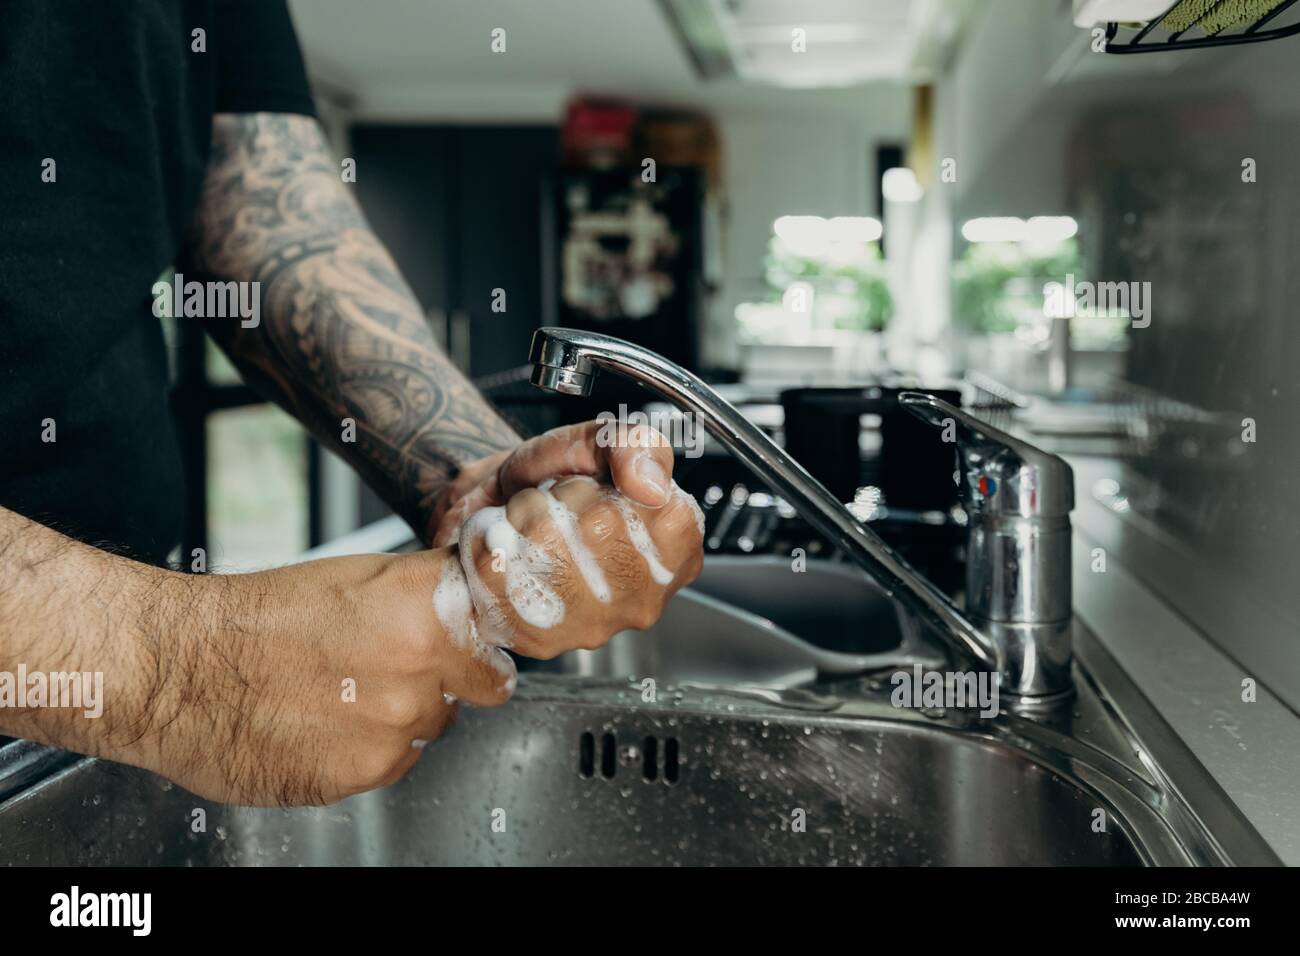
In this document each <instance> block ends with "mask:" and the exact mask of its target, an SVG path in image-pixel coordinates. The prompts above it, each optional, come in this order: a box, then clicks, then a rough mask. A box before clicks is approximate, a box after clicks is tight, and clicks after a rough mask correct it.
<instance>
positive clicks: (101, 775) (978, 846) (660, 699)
mask: <svg viewBox="0 0 1300 956" xmlns="http://www.w3.org/2000/svg"><path fill="white" fill-rule="evenodd" d="M744 570H745V569H727V568H724V569H723V571H721V572H719V571H715V572H714V573H713V574H712V575H708V574H706V575H705V579H704V581H703V585H702V588H703V589H704V590H707V591H709V592H710V593H713V594H722V595H725V596H727V597H730V598H733V599H735V600H741V601H745V602H746V603H747V604H749V605H750V606H752V607H755V608H758V609H759V610H763V609H765V607H766V609H768V610H770V611H771V612H772V614H773V617H780V618H781V623H782V624H783V625H785V626H784V627H778V625H777V624H776V623H775V622H774V621H773V620H770V619H768V618H763V617H760V616H759V615H757V614H754V613H749V614H748V615H746V614H745V613H743V612H740V611H737V610H734V609H732V608H731V607H730V606H729V605H726V604H723V603H721V602H719V601H717V599H716V598H714V597H709V596H708V595H707V594H700V595H699V596H698V600H696V601H695V603H694V604H692V603H691V601H690V600H688V601H687V602H685V603H687V604H690V605H691V606H692V607H695V606H696V605H699V606H700V607H704V608H705V609H706V611H705V612H700V611H698V609H697V610H694V611H690V612H689V613H690V614H695V615H697V617H696V618H694V620H695V621H696V625H698V624H699V622H700V621H705V620H707V622H708V626H707V627H702V628H697V630H696V631H694V632H691V633H687V634H685V635H682V634H676V635H674V634H672V633H671V629H670V631H664V632H661V633H660V634H659V635H658V636H657V637H656V635H650V634H635V635H625V636H622V637H620V638H619V639H617V640H618V641H622V642H624V643H623V645H622V646H623V647H624V650H625V651H626V650H628V649H629V648H631V650H630V651H628V653H627V654H625V655H624V656H623V657H619V656H617V654H616V653H615V652H609V653H606V652H603V651H602V652H601V654H604V655H605V656H604V657H603V658H598V660H604V661H605V662H606V663H607V664H608V665H609V669H608V674H607V675H606V676H598V675H597V676H591V675H588V676H580V675H574V674H539V673H525V674H523V675H521V679H520V684H519V689H518V691H517V693H516V696H515V698H514V699H513V700H512V701H511V702H509V703H508V704H506V705H504V706H502V707H500V708H495V709H491V710H476V709H471V708H462V710H461V714H460V717H459V719H458V721H457V723H456V725H455V726H454V727H453V728H452V729H451V731H450V732H449V733H448V734H447V735H445V736H444V737H443V738H442V739H441V740H439V741H437V742H436V743H435V744H434V745H433V746H431V747H430V748H429V750H428V752H427V753H426V754H425V755H424V756H423V758H422V759H421V761H420V762H419V764H418V765H417V766H416V768H415V769H414V770H413V771H412V772H411V773H410V774H409V775H408V776H407V777H406V778H405V779H404V780H402V781H400V782H399V783H397V784H395V785H394V786H391V787H388V788H386V789H384V790H382V791H376V792H374V793H368V794H363V795H361V796H358V797H354V798H352V799H350V800H346V801H343V802H342V803H340V804H338V805H335V806H331V807H324V808H304V809H294V810H284V811H282V810H250V809H243V808H228V807H222V806H219V805H216V804H212V803H208V802H205V801H202V800H199V799H197V798H195V797H193V796H192V795H190V794H188V793H186V792H185V791H183V790H181V789H180V788H178V787H175V786H173V785H171V784H170V783H167V782H166V781H163V780H161V779H160V778H158V777H156V776H154V775H152V774H149V773H146V772H144V771H139V770H135V769H132V768H127V767H121V766H118V765H114V764H111V763H108V762H105V761H100V760H92V759H85V758H81V759H78V758H75V757H72V756H71V755H68V754H63V753H61V752H58V751H47V752H46V753H47V757H48V763H47V767H48V769H47V771H46V775H45V776H44V777H43V778H40V779H39V782H38V783H35V784H34V785H33V784H32V783H31V781H32V779H34V778H33V777H32V776H31V774H28V776H27V777H25V778H24V781H25V782H24V783H23V785H22V787H21V788H19V789H16V790H11V791H4V790H0V865H6V864H9V865H13V864H46V865H51V864H57V865H162V864H170V865H214V864H215V865H223V864H231V865H302V864H306V865H371V864H374V865H386V864H392V865H411V864H614V863H619V864H622V863H630V864H663V865H673V864H677V865H712V864H717V865H728V864H731V865H754V864H759V865H763V864H774V865H781V864H801V863H806V864H817V865H823V864H853V865H859V864H865V865H892V864H905V865H985V864H991V865H997V864H1006V865H1020V866H1024V865H1057V864H1064V865H1107V866H1109V865H1130V864H1175V865H1186V864H1223V863H1236V862H1245V863H1276V862H1277V858H1276V856H1275V855H1274V854H1273V853H1272V852H1271V851H1270V850H1269V849H1268V847H1267V846H1266V845H1265V844H1264V843H1263V841H1262V840H1260V838H1259V836H1258V834H1257V833H1255V831H1254V830H1253V829H1251V828H1250V827H1249V825H1248V824H1247V823H1246V822H1245V821H1244V818H1242V817H1241V815H1240V813H1239V812H1238V811H1237V810H1236V808H1235V807H1233V806H1232V804H1231V802H1230V801H1228V799H1227V797H1226V796H1224V795H1223V793H1222V791H1221V790H1219V788H1218V787H1217V785H1216V784H1215V783H1214V781H1213V780H1212V779H1211V778H1210V777H1209V776H1208V774H1206V773H1205V771H1204V769H1203V768H1201V767H1200V765H1199V764H1198V763H1196V761H1195V760H1194V758H1191V756H1190V754H1189V753H1188V752H1187V751H1186V750H1185V748H1183V747H1182V745H1181V743H1179V742H1178V741H1177V738H1176V737H1173V736H1172V732H1171V731H1169V730H1168V728H1167V726H1165V725H1164V724H1163V723H1162V722H1161V721H1160V719H1159V717H1158V716H1157V715H1156V714H1155V712H1154V711H1153V710H1151V708H1150V706H1149V705H1148V704H1146V703H1145V701H1144V699H1143V698H1142V697H1141V695H1140V694H1139V693H1137V691H1136V688H1134V687H1133V686H1132V684H1131V683H1130V682H1128V681H1127V678H1126V677H1124V675H1123V673H1122V671H1120V670H1119V669H1118V668H1117V667H1116V666H1115V665H1114V662H1113V661H1111V660H1110V658H1109V657H1108V655H1106V654H1105V652H1104V650H1102V649H1101V647H1100V645H1099V643H1098V642H1097V641H1096V639H1095V638H1093V637H1091V635H1090V634H1088V632H1087V631H1086V629H1084V628H1082V627H1078V628H1076V636H1075V649H1076V663H1075V687H1076V693H1075V696H1074V697H1073V699H1069V700H1065V701H1062V702H1060V703H1059V704H1058V705H1057V706H1056V707H1054V708H1051V709H1049V710H1048V711H1046V712H1044V713H1042V714H1036V715H1034V716H1033V717H1032V718H1031V717H1029V716H1026V715H1016V714H1009V713H1006V712H1003V713H1000V714H998V715H997V716H994V717H990V718H980V717H978V716H976V715H975V714H974V713H972V712H970V711H950V712H944V711H942V710H916V709H905V708H896V707H893V706H892V705H891V702H890V693H889V690H890V686H889V683H888V682H887V680H886V679H885V676H884V675H883V674H876V675H866V676H862V675H858V676H846V674H845V673H840V674H838V675H837V674H835V673H829V674H828V673H827V669H828V668H830V669H831V670H832V671H833V667H834V666H836V664H835V662H837V661H838V662H839V663H843V661H844V660H845V659H849V660H857V659H859V658H861V657H863V656H870V655H864V654H862V653H860V652H861V651H862V650H864V649H866V648H870V649H872V650H873V652H875V653H878V654H883V655H886V656H888V655H895V656H897V655H898V654H900V653H901V651H902V650H903V649H904V648H905V647H906V646H907V642H908V640H909V638H908V636H907V627H906V624H907V622H906V621H905V620H902V619H900V618H897V617H894V618H892V621H893V622H894V623H895V624H896V628H895V630H893V631H892V632H891V631H889V630H888V628H889V626H890V621H891V618H890V617H889V616H887V615H883V614H882V615H880V617H879V619H878V623H877V625H876V629H875V630H872V631H870V633H869V634H868V635H867V636H866V637H865V638H860V637H857V636H855V635H860V634H861V632H862V630H863V629H862V628H860V627H856V628H855V629H854V634H851V635H847V636H844V635H841V636H843V637H844V642H843V643H842V644H836V643H835V641H834V640H833V639H831V637H830V636H829V629H831V628H835V627H839V628H840V629H841V630H844V629H845V628H846V627H847V624H848V621H846V622H841V623H836V622H835V620H834V615H835V614H836V613H839V612H840V609H837V608H836V607H835V606H834V605H835V604H836V602H837V601H839V598H838V597H836V596H835V594H834V593H833V591H834V589H835V588H837V587H842V586H844V584H845V582H840V583H836V582H837V581H838V580H839V579H838V578H836V577H835V575H836V572H835V571H832V570H829V569H818V571H817V572H816V573H818V574H820V575H821V578H810V579H807V582H814V583H811V584H807V583H806V584H805V587H807V588H809V589H816V588H824V589H826V590H824V591H823V593H822V597H821V599H819V601H817V602H814V603H815V604H816V605H817V606H815V607H809V608H808V609H807V613H805V614H803V615H802V616H801V614H800V613H799V606H798V605H797V604H795V605H792V606H790V607H787V606H785V605H780V606H779V607H778V606H775V605H774V604H773V603H772V602H773V601H774V599H772V598H770V595H771V594H773V593H777V591H776V588H777V582H778V581H781V580H783V578H780V577H776V575H778V574H779V575H786V574H790V573H791V572H790V570H789V569H788V568H787V567H785V566H784V562H781V567H780V569H779V570H778V569H777V568H775V567H773V568H772V569H770V570H766V571H764V570H758V571H757V573H755V574H754V575H753V576H752V578H751V577H750V576H748V575H747V573H742V571H744ZM810 573H812V572H810ZM765 574H767V575H771V577H768V578H764V577H763V575H765ZM853 583H854V584H855V587H859V588H860V587H861V584H860V582H853ZM795 590H800V591H802V590H804V588H800V589H795ZM760 592H763V593H760ZM790 596H791V597H793V595H790ZM764 599H767V600H768V601H769V605H767V606H765V605H764V604H763V603H762V601H763V600H764ZM859 599H860V600H867V601H875V600H877V599H879V600H882V601H883V600H884V599H883V596H878V595H875V594H872V592H870V591H868V597H866V598H859ZM845 600H846V601H847V600H849V598H848V596H847V595H846V596H845ZM676 603H678V602H674V604H676ZM886 606H887V605H886ZM849 607H850V610H848V611H845V612H844V613H847V614H850V615H851V617H850V618H849V621H852V622H855V623H856V622H858V621H861V620H871V619H872V618H871V617H870V615H871V613H872V609H870V608H861V607H852V606H851V605H849ZM702 613H704V614H707V615H711V616H707V617H699V616H698V615H699V614H702ZM859 615H862V616H859ZM670 623H671V621H670ZM696 625H692V626H696ZM787 628H788V629H789V630H787ZM747 629H749V630H747ZM796 632H797V633H798V634H800V635H801V636H800V637H795V636H794V633H796ZM746 635H748V636H746ZM885 636H888V637H889V639H890V640H894V641H898V640H901V641H902V643H901V644H899V645H898V646H897V647H895V648H894V649H893V650H888V649H887V650H880V648H881V646H882V645H884V644H885V640H884V638H885ZM803 638H807V640H803ZM859 640H864V641H866V643H858V641H859ZM873 640H874V641H875V642H876V643H874V644H873V643H871V641H873ZM812 641H816V642H817V643H810V642H812ZM638 642H639V643H638ZM827 644H830V645H831V646H836V647H841V648H848V650H847V651H845V650H828V649H827V646H826V645H827ZM818 645H820V646H818ZM827 655H829V660H830V661H831V663H830V664H828V663H827V660H828V658H827ZM629 662H630V663H631V665H634V666H635V667H642V666H646V665H652V666H653V668H654V669H653V670H650V671H646V670H634V671H631V672H629V671H626V670H623V669H622V668H623V667H625V666H627V665H629ZM590 663H591V661H590V660H589V661H588V664H590ZM801 668H802V669H801ZM647 673H649V674H653V675H654V676H656V677H657V678H658V680H657V681H656V688H655V689H656V693H655V694H654V695H653V697H652V698H650V697H649V695H646V694H644V693H643V689H644V688H643V684H642V683H641V682H640V681H639V680H637V679H635V678H636V677H637V675H638V674H641V675H644V674H647ZM884 673H885V674H887V673H889V672H884ZM710 674H712V675H713V676H716V677H724V678H728V679H726V680H721V681H718V682H717V683H715V684H710V682H709V681H708V680H704V679H700V678H702V677H708V676H709V675H710ZM675 675H686V676H687V677H691V678H693V679H692V680H687V681H678V679H677V676H675ZM755 676H758V677H766V678H770V680H763V679H760V680H754V679H752V678H754V677H755ZM719 685H721V686H719ZM13 746H26V747H29V748H31V750H32V752H31V753H28V754H27V755H26V756H24V757H23V759H22V760H19V761H18V764H20V765H21V766H23V767H29V766H30V767H35V766H37V765H38V764H40V763H41V761H42V759H43V758H42V756H41V754H40V753H39V752H38V751H40V750H41V749H42V748H36V747H34V745H12V744H11V745H10V747H13ZM24 753H26V752H24ZM20 756H21V755H20ZM2 766H3V765H0V768H2ZM0 782H3V781H2V780H0ZM1189 795H1190V796H1189ZM198 810H202V811H203V813H204V814H205V815H206V819H205V824H206V825H205V826H204V827H202V828H200V829H199V832H195V820H196V811H198ZM1211 824H1212V825H1213V830H1211Z"/></svg>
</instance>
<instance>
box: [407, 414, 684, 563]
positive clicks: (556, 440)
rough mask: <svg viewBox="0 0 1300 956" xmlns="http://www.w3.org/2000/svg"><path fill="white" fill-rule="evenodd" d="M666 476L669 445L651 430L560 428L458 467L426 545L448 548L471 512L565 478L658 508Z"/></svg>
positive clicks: (666, 489)
mask: <svg viewBox="0 0 1300 956" xmlns="http://www.w3.org/2000/svg"><path fill="white" fill-rule="evenodd" d="M672 471H673V450H672V445H671V444H670V443H669V441H668V439H667V438H665V437H664V436H663V434H661V433H660V432H658V431H656V430H655V429H653V428H648V427H646V426H643V425H637V426H634V427H632V428H627V429H622V430H620V429H618V428H611V427H609V424H608V423H606V422H601V421H591V422H583V423H581V424H578V425H566V426H564V427H563V428H556V429H553V430H551V431H549V432H546V433H545V434H542V435H538V436H537V437H536V438H532V439H529V440H528V441H526V442H523V443H522V444H520V445H517V446H516V447H515V448H513V449H510V450H509V451H503V452H498V453H497V454H495V455H491V456H489V457H487V458H483V459H480V460H479V461H476V462H473V463H471V464H469V465H466V466H465V467H464V468H462V469H461V473H460V475H459V476H458V477H457V478H456V480H455V482H453V484H452V486H451V488H450V489H449V491H448V492H447V494H445V495H444V496H443V498H442V501H441V502H439V505H438V508H437V510H436V511H435V512H434V517H433V520H432V522H431V523H430V529H429V540H430V541H432V542H433V546H434V547H441V546H443V545H448V544H452V543H454V542H455V541H456V537H457V535H458V534H459V532H460V528H461V525H463V524H464V523H465V521H466V519H468V518H469V517H470V515H472V514H474V513H475V512H476V511H478V510H480V509H482V508H487V507H494V506H500V505H504V504H505V503H506V501H507V500H509V498H510V496H511V495H513V494H515V493H516V492H519V491H522V490H523V489H525V488H535V487H536V486H537V485H539V484H541V483H542V482H543V481H546V480H548V479H558V478H563V477H565V476H568V475H586V476H588V477H591V478H596V479H599V480H608V481H609V482H610V483H612V484H613V486H614V487H615V488H617V489H618V490H619V491H621V492H622V493H623V494H624V495H625V496H626V497H628V498H630V499H631V500H632V501H634V502H637V503H638V504H642V505H646V506H647V507H650V508H658V507H661V506H663V505H664V504H665V503H666V502H667V501H668V499H669V497H670V496H671V492H672V482H671V479H672Z"/></svg>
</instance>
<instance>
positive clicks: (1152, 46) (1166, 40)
mask: <svg viewBox="0 0 1300 956" xmlns="http://www.w3.org/2000/svg"><path fill="white" fill-rule="evenodd" d="M1185 2H1186V0H1176V2H1174V3H1171V4H1170V5H1169V8H1168V9H1167V10H1165V12H1164V13H1162V14H1160V16H1158V17H1156V18H1155V19H1153V20H1151V21H1149V22H1148V23H1146V24H1145V25H1142V26H1140V27H1138V26H1131V25H1126V24H1120V23H1116V22H1113V21H1112V22H1110V23H1107V24H1106V52H1107V53H1160V52H1166V51H1170V50H1195V49H1204V48H1206V47H1215V46H1231V45H1234V44H1239V43H1262V42H1264V41H1265V40H1280V39H1282V38H1283V37H1289V36H1295V35H1296V34H1297V33H1300V19H1295V22H1291V23H1288V24H1286V25H1280V26H1279V25H1274V26H1272V27H1270V26H1269V24H1273V23H1275V21H1277V20H1278V19H1279V18H1281V17H1282V16H1283V14H1285V13H1286V12H1287V11H1288V10H1291V9H1292V8H1293V7H1295V5H1296V2H1297V0H1283V2H1282V3H1280V4H1278V5H1277V6H1275V7H1273V8H1272V9H1271V10H1268V11H1266V12H1265V13H1263V14H1262V15H1261V16H1260V17H1258V18H1257V19H1255V20H1253V21H1249V22H1244V23H1236V24H1231V25H1229V26H1227V27H1225V28H1224V29H1222V30H1220V31H1219V32H1216V33H1214V34H1213V35H1207V34H1204V33H1196V34H1194V35H1190V36H1189V34H1192V33H1193V31H1194V30H1196V27H1197V23H1196V22H1193V23H1191V24H1189V25H1188V26H1186V27H1184V28H1182V29H1179V30H1175V31H1172V32H1170V33H1169V34H1168V36H1160V37H1156V38H1155V39H1148V37H1150V35H1151V33H1152V32H1153V31H1154V30H1155V29H1156V28H1157V27H1159V26H1160V25H1161V24H1162V23H1164V21H1165V19H1166V18H1167V17H1168V16H1169V15H1170V14H1171V13H1173V12H1174V11H1175V10H1176V9H1178V8H1179V7H1181V6H1183V5H1184V3H1185ZM1230 2H1232V0H1218V3H1216V4H1214V5H1212V6H1210V7H1208V8H1207V9H1206V10H1205V11H1203V12H1202V13H1201V15H1200V17H1198V22H1199V21H1200V20H1203V19H1204V18H1205V17H1207V16H1209V15H1211V14H1212V13H1214V12H1215V10H1217V9H1218V8H1220V7H1222V6H1223V4H1224V3H1230ZM1121 30H1123V31H1127V36H1126V38H1125V39H1124V40H1122V41H1121V40H1120V39H1119V37H1120V32H1121ZM1135 31H1136V32H1135Z"/></svg>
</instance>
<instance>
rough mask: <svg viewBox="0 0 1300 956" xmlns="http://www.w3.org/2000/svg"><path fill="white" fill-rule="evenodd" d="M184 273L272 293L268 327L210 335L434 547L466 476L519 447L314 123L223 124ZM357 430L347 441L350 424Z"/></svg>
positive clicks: (228, 118) (214, 326) (257, 118)
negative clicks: (448, 347)
mask: <svg viewBox="0 0 1300 956" xmlns="http://www.w3.org/2000/svg"><path fill="white" fill-rule="evenodd" d="M183 260H184V268H186V269H187V270H189V271H191V272H199V273H202V274H205V275H207V276H210V277H213V278H218V279H222V280H232V279H233V280H237V281H248V282H251V281H257V282H259V283H260V284H261V294H262V313H261V322H260V324H259V325H258V326H257V327H256V328H243V327H241V325H240V323H239V322H230V321H214V322H212V323H210V331H211V332H212V334H213V336H214V337H215V338H216V339H217V341H218V342H219V343H220V344H221V346H222V347H223V348H224V349H225V350H226V352H227V353H228V354H229V355H230V356H231V358H232V359H233V360H234V362H235V363H236V365H237V366H238V367H239V368H240V370H241V372H242V373H243V374H244V376H245V377H246V378H247V379H248V380H249V382H250V383H251V384H253V385H254V386H255V387H258V388H259V389H260V390H262V391H263V392H264V393H267V394H268V395H269V397H271V398H273V399H274V400H275V401H276V402H278V403H279V404H281V405H283V406H284V407H285V408H286V409H288V410H289V411H290V412H291V413H292V414H294V415H295V416H297V417H298V418H299V419H300V420H301V421H302V422H304V423H305V424H306V425H307V426H308V427H310V428H311V429H312V430H313V431H314V432H315V433H316V435H317V436H318V437H320V438H321V439H322V440H323V441H325V442H327V443H328V444H329V445H330V446H331V447H333V448H334V449H335V450H336V451H338V452H340V453H341V454H342V455H343V456H344V457H345V458H346V459H347V460H348V461H349V462H350V463H351V464H352V465H353V466H354V467H355V468H357V470H358V471H360V472H361V474H362V476H363V477H364V478H365V479H366V480H367V481H368V482H369V483H370V484H371V486H372V487H374V488H375V489H376V490H377V491H378V492H379V493H380V494H381V495H383V496H384V498H385V499H386V500H387V501H388V502H389V503H390V504H391V505H392V506H393V508H394V510H396V511H397V512H398V513H399V514H401V515H402V516H403V517H405V518H406V520H407V521H409V522H410V523H411V525H412V527H413V528H415V529H416V530H417V532H419V533H421V534H423V533H425V530H426V528H427V526H428V521H429V518H430V515H431V514H432V512H433V509H434V508H435V506H436V504H437V501H438V498H439V497H440V496H441V495H442V493H443V492H444V490H445V489H446V487H447V485H448V483H449V481H450V480H451V479H452V478H453V477H454V476H455V473H456V471H457V469H458V468H459V466H461V465H463V464H465V463H467V462H469V461H473V460H476V459H478V458H482V457H484V456H485V455H489V454H491V453H493V452H495V451H499V450H501V449H503V448H508V447H510V446H511V445H513V444H515V442H517V441H518V438H517V437H516V436H515V434H514V433H513V431H512V430H511V429H510V427H509V426H508V425H506V424H505V422H503V421H502V420H501V418H500V417H499V416H498V415H497V414H496V413H495V412H494V411H493V410H492V409H491V408H490V407H489V406H488V404H487V403H486V402H485V401H484V400H483V398H482V397H481V396H480V395H479V394H478V392H477V391H475V389H474V388H473V386H471V385H470V384H469V382H468V381H466V380H465V378H464V376H462V375H461V374H460V373H459V372H458V371H457V370H456V368H455V367H454V366H453V365H452V364H451V362H449V361H448V360H447V358H446V357H445V356H444V355H443V354H442V353H441V352H440V351H439V350H438V347H437V345H436V344H435V342H434V339H433V335H432V332H431V331H430V329H429V326H428V324H427V322H426V321H425V319H424V316H423V313H422V311H421V309H420V306H419V303H418V302H417V301H416V299H415V297H414V296H413V295H412V294H411V291H410V290H409V289H408V288H407V286H406V283H405V282H403V281H402V277H401V276H400V275H399V274H398V271H397V267H396V266H395V265H394V264H393V261H392V259H391V258H390V257H389V255H388V253H387V251H385V249H384V247H383V246H382V245H381V244H380V242H379V240H378V239H377V238H376V237H375V235H374V233H373V232H371V231H370V227H369V226H367V225H366V222H365V219H364V217H363V216H362V214H361V211H360V209H359V208H358V207H357V205H356V203H355V201H354V200H353V198H352V195H351V193H350V192H349V191H348V188H347V187H346V186H345V185H344V184H343V183H342V182H341V180H340V177H339V169H338V166H337V165H336V164H335V162H334V161H333V159H332V158H331V156H330V153H329V148H328V146H327V145H326V143H325V139H324V136H323V135H322V133H321V130H320V127H319V126H318V125H317V123H316V121H315V120H314V119H311V118H309V117H305V116H292V115H287V114H274V113H255V114H240V115H234V114H230V115H220V116H218V117H217V118H216V120H215V123H214V127H213V142H212V155H211V159H210V161H209V165H208V173H207V179H206V181H205V183H204V187H203V194H202V197H201V199H200V202H199V207H198V210H197V213H196V215H195V219H194V222H193V224H192V226H191V229H190V233H189V236H188V238H187V241H186V248H185V253H184V257H183ZM348 418H350V419H352V420H353V421H355V423H356V428H355V441H354V442H345V441H343V435H344V419H348Z"/></svg>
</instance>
